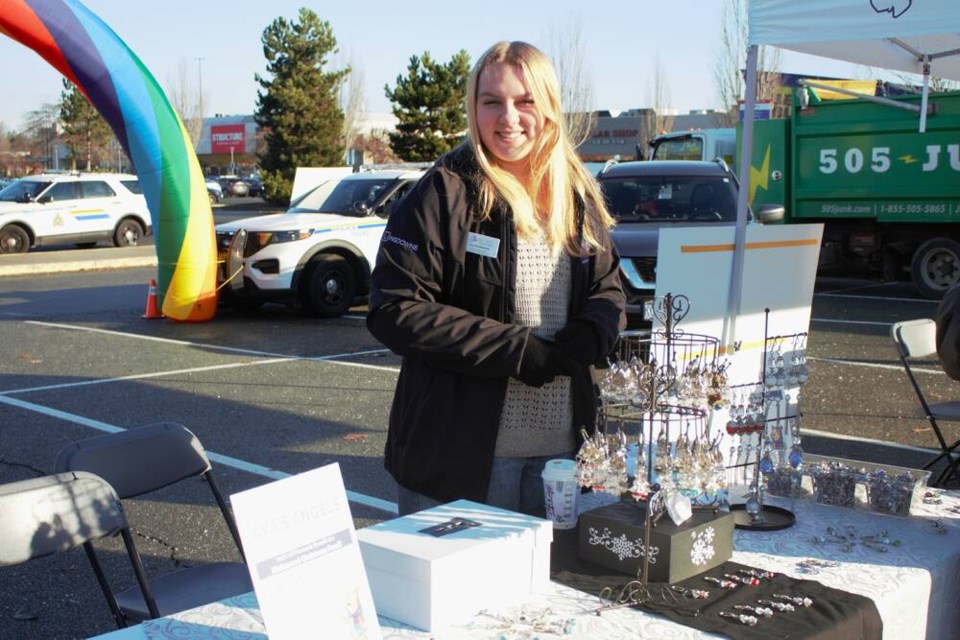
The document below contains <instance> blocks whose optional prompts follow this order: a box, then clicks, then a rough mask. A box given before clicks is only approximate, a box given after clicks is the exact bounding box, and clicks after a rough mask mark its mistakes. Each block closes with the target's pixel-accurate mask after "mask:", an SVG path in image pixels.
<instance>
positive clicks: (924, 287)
mask: <svg viewBox="0 0 960 640" xmlns="http://www.w3.org/2000/svg"><path fill="white" fill-rule="evenodd" d="M910 274H911V276H912V277H913V283H914V284H915V285H916V286H917V289H919V290H920V293H921V294H922V295H923V296H924V297H926V298H930V299H931V300H939V299H940V298H942V297H943V294H944V293H946V291H947V289H949V288H950V287H951V285H953V284H955V283H956V282H957V281H960V244H958V243H957V242H955V241H954V240H950V239H949V238H933V239H931V240H927V241H926V242H924V243H923V244H921V245H920V247H919V248H918V249H917V250H916V251H915V252H914V253H913V259H912V260H911V262H910Z"/></svg>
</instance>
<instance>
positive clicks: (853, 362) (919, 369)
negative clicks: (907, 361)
mask: <svg viewBox="0 0 960 640" xmlns="http://www.w3.org/2000/svg"><path fill="white" fill-rule="evenodd" d="M807 360H809V361H811V362H826V363H828V364H843V365H851V366H854V367H867V368H868V369H889V370H891V371H903V367H902V366H900V365H898V364H880V363H878V362H862V361H860V360H839V359H837V358H814V357H808V358H807ZM910 369H911V371H913V372H914V373H932V374H935V375H940V376H942V375H946V374H945V373H944V372H943V370H937V369H925V368H923V367H911V368H910Z"/></svg>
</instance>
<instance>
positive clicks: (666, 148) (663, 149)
mask: <svg viewBox="0 0 960 640" xmlns="http://www.w3.org/2000/svg"><path fill="white" fill-rule="evenodd" d="M653 157H654V159H656V160H703V159H704V157H703V140H701V139H700V138H694V137H693V136H685V137H682V138H665V139H663V140H660V141H659V142H658V143H657V147H656V149H654V150H653Z"/></svg>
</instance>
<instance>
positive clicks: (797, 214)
mask: <svg viewBox="0 0 960 640" xmlns="http://www.w3.org/2000/svg"><path fill="white" fill-rule="evenodd" d="M883 100H884V101H883V102H878V101H874V100H870V99H868V98H856V99H841V100H824V101H820V100H818V99H817V96H816V93H815V90H814V89H813V88H811V87H803V88H798V89H796V90H794V92H793V95H792V100H791V103H792V104H791V106H790V113H789V117H788V118H784V119H771V120H757V121H755V122H754V131H753V153H752V154H751V162H750V164H751V168H750V173H751V180H750V193H749V201H750V204H751V206H754V205H756V204H773V203H776V204H783V205H784V208H785V214H784V217H783V219H782V220H765V222H768V223H770V222H783V223H787V224H789V223H810V222H822V223H823V224H824V233H823V246H822V249H821V252H820V266H821V267H823V268H829V267H858V268H863V267H869V268H873V269H876V270H878V271H882V273H883V276H884V279H886V280H899V279H903V278H904V277H905V276H906V275H907V274H909V276H910V278H911V279H912V281H913V282H914V284H915V285H916V286H917V288H918V289H919V290H920V292H921V293H922V294H923V295H924V296H926V297H929V298H939V297H941V296H942V295H943V293H944V291H946V289H947V288H949V287H950V285H952V284H954V283H955V282H957V281H958V280H960V92H950V93H933V94H930V96H929V107H928V115H927V120H926V131H924V132H923V133H921V132H920V131H919V114H918V110H919V105H920V96H919V95H917V96H908V97H898V98H885V99H883ZM891 102H895V103H899V104H902V105H912V106H914V110H913V111H908V110H906V109H902V108H896V107H894V106H892V105H891V104H889V103H891ZM741 127H742V125H741V126H738V127H737V130H736V137H737V140H736V153H737V157H739V153H740V146H741V145H740V139H739V138H740V132H741ZM714 131H717V132H721V133H723V134H726V135H727V136H728V137H729V136H732V135H733V130H729V129H728V130H721V129H718V130H714ZM670 135H673V136H677V135H683V133H682V132H676V133H674V134H667V136H670ZM664 138H665V139H664V140H663V142H666V141H667V139H668V138H667V137H664ZM714 138H718V139H722V138H723V136H722V135H721V136H719V137H717V136H714ZM688 139H689V138H688ZM702 140H703V141H704V143H705V144H704V145H703V159H711V158H712V157H713V155H715V154H716V152H715V151H714V150H713V149H714V148H715V147H714V146H713V145H712V144H711V143H710V140H709V136H702ZM658 142H661V141H660V139H658V140H654V141H653V142H652V143H651V144H652V145H653V147H654V155H653V157H654V159H657V158H658V154H657V152H658V149H657V146H658ZM659 157H665V155H660V156H659ZM733 167H734V169H736V170H739V161H737V162H735V163H734V164H733Z"/></svg>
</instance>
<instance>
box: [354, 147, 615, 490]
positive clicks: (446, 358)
mask: <svg viewBox="0 0 960 640" xmlns="http://www.w3.org/2000/svg"><path fill="white" fill-rule="evenodd" d="M479 172H480V169H479V167H478V165H477V163H476V159H475V157H474V155H473V152H472V151H471V149H470V148H469V147H468V146H466V145H462V146H460V147H458V148H457V149H455V150H453V151H451V152H450V153H449V154H447V155H445V156H444V157H443V158H441V159H440V160H439V161H438V162H437V165H436V166H434V167H433V168H432V169H430V170H429V171H428V172H427V173H426V174H425V175H424V177H423V178H422V179H421V180H420V182H419V183H418V184H417V185H416V186H415V187H414V189H412V190H411V192H410V193H409V194H408V195H407V196H406V197H405V198H404V199H403V200H402V201H401V202H399V203H398V204H397V205H396V207H395V208H394V210H393V212H392V214H391V216H390V219H389V221H388V223H387V228H386V230H385V231H384V234H383V239H382V240H381V245H380V250H379V254H378V256H377V264H376V267H375V269H374V271H373V276H372V287H371V294H370V312H369V315H368V316H367V327H368V328H369V329H370V332H371V333H372V334H373V335H374V336H375V337H376V338H377V339H378V340H380V341H381V342H382V343H383V344H384V345H386V346H387V347H389V348H390V349H391V350H392V351H394V352H395V353H397V354H399V355H401V356H403V364H402V367H401V369H400V376H399V378H398V380H397V388H396V393H395V395H394V399H393V406H392V408H391V411H390V428H389V433H388V435H387V445H386V451H385V466H386V468H387V470H388V471H389V472H390V473H391V474H392V475H393V477H394V478H395V479H396V480H397V482H399V483H400V484H401V485H403V486H405V487H407V488H408V489H411V490H413V491H416V492H418V493H421V494H424V495H426V496H428V497H430V498H433V499H435V500H440V501H449V500H454V499H459V498H466V499H470V500H474V501H478V502H482V501H484V500H485V499H486V494H487V485H488V484H489V481H490V469H491V465H492V461H493V454H494V448H495V445H496V440H497V430H498V426H499V422H500V412H501V410H502V406H503V400H504V397H505V394H506V388H507V380H508V378H509V377H510V376H516V375H517V373H518V370H519V367H520V359H521V357H522V355H523V351H524V348H525V346H526V343H527V338H528V336H529V335H530V329H529V328H528V327H522V326H520V325H516V324H512V322H513V318H514V314H515V307H514V299H515V294H516V287H515V278H516V275H515V274H516V249H517V237H516V232H515V229H514V224H513V217H512V214H511V212H510V211H509V209H508V208H507V207H506V206H501V207H498V208H496V209H495V211H494V213H493V215H492V216H491V217H490V218H489V219H488V220H485V221H480V220H479V219H478V217H477V214H478V207H477V203H478V196H477V187H476V185H477V184H478V182H477V181H478V176H479V175H480V173H479ZM471 232H472V233H478V234H481V235H483V236H486V237H487V238H495V239H499V241H500V242H499V246H498V247H497V255H496V257H484V256H482V255H480V254H478V253H476V252H474V251H467V240H468V234H469V233H471ZM603 237H604V239H605V243H606V249H607V250H606V251H603V252H601V253H599V254H597V255H584V256H583V257H578V258H574V257H571V258H570V261H571V269H572V271H571V279H572V297H571V303H570V319H574V318H576V319H580V320H586V321H588V322H590V323H592V324H593V326H594V329H595V331H596V334H597V336H598V340H599V341H600V342H601V344H602V347H603V352H604V353H607V352H609V351H610V350H611V349H612V348H613V345H614V344H615V342H616V339H617V336H618V334H619V328H620V318H621V316H622V314H623V308H624V297H623V292H622V290H621V288H620V279H619V258H618V257H617V254H616V251H615V250H614V248H613V244H612V242H611V240H610V236H609V234H607V233H606V232H603ZM592 374H593V371H592V367H590V368H589V369H588V368H584V369H583V372H582V374H581V375H578V376H573V377H572V381H571V390H572V394H573V413H574V421H575V424H574V425H571V428H573V427H576V429H577V433H579V430H580V427H587V429H588V431H592V429H593V424H594V420H595V416H596V406H597V394H596V386H595V384H594V381H593V375H592Z"/></svg>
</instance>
